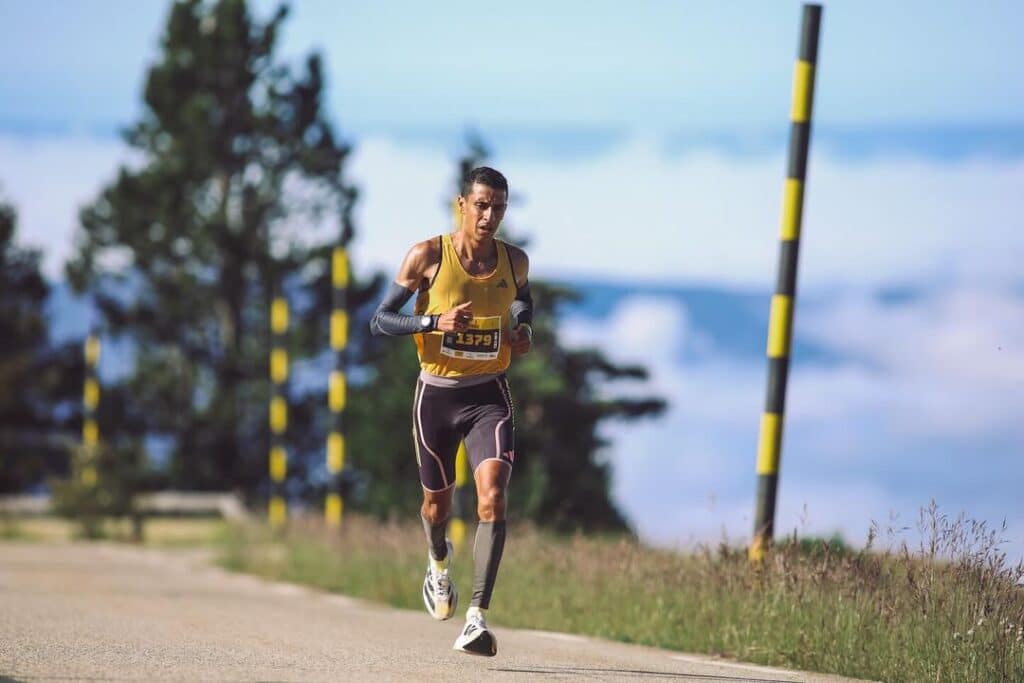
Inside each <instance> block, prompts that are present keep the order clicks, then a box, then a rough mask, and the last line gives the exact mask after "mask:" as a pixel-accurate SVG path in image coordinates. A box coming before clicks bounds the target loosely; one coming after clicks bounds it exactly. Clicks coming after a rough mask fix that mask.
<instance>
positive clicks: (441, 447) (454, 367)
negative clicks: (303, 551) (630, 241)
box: [370, 166, 533, 656]
mask: <svg viewBox="0 0 1024 683" xmlns="http://www.w3.org/2000/svg"><path fill="white" fill-rule="evenodd" d="M506 208H508V182H507V181H506V180H505V177H504V176H503V175H502V174H501V173H499V172H497V171H495V170H494V169H492V168H487V167H485V166H484V167H480V168H476V169H473V170H472V171H471V172H470V173H469V175H467V176H466V180H465V182H464V183H463V186H462V188H461V193H460V195H459V213H460V216H461V223H460V225H459V227H458V229H457V230H456V231H455V232H454V233H452V234H450V235H441V236H439V237H433V238H431V239H428V240H425V241H423V242H420V243H418V244H415V245H413V247H412V249H410V250H409V253H408V254H407V255H406V257H405V260H404V261H403V262H402V265H401V267H400V268H399V271H398V276H397V277H396V278H395V282H394V283H393V284H392V285H391V288H390V289H389V290H388V293H387V295H386V296H385V297H384V301H382V302H381V304H380V306H379V307H378V308H377V312H376V313H375V314H374V316H373V320H372V321H371V322H370V329H371V331H372V332H373V333H374V334H375V335H388V336H398V335H410V334H411V335H415V336H414V339H415V342H416V350H417V352H418V354H419V359H420V368H421V371H420V377H419V380H418V381H417V382H416V393H415V398H414V402H413V440H414V442H415V445H416V461H417V463H418V465H419V469H420V483H421V484H422V486H423V507H422V508H421V511H420V516H421V518H422V520H423V530H424V532H425V533H426V536H427V544H428V547H429V550H428V553H427V575H426V577H425V578H424V580H423V602H424V604H425V605H426V607H427V611H428V612H429V613H430V614H431V616H433V617H434V618H435V619H440V620H444V619H448V618H450V617H451V616H452V615H453V614H454V613H455V608H456V605H457V604H458V592H457V591H456V590H455V586H454V585H452V581H451V578H450V576H449V569H450V568H451V555H452V549H451V543H450V542H449V541H448V539H447V536H446V534H447V528H448V517H449V515H450V512H451V508H452V495H453V493H454V486H455V454H456V451H457V450H458V446H459V442H460V441H465V444H466V451H467V454H468V455H469V461H470V464H471V466H472V468H473V478H474V480H475V482H476V493H477V501H478V503H477V514H478V515H479V518H480V522H479V524H478V525H477V530H476V540H475V542H474V544H473V558H474V564H475V567H474V573H473V597H472V599H471V600H470V607H469V609H468V610H467V611H466V625H465V627H464V628H463V630H462V633H461V634H460V635H459V637H458V638H457V639H456V641H455V646H454V649H456V650H461V651H462V652H468V653H469V654H475V655H486V656H494V655H495V654H497V652H498V643H497V639H496V638H495V637H494V634H493V633H492V632H491V631H490V630H489V629H488V628H487V622H486V620H485V614H486V612H487V608H488V607H489V605H490V601H491V593H492V592H493V590H494V581H495V578H496V577H497V574H498V565H499V563H500V562H501V554H502V550H503V549H504V547H505V492H506V489H507V487H508V482H509V477H510V475H511V473H512V463H513V462H514V461H515V445H514V443H513V424H512V421H513V417H512V412H513V410H512V396H511V393H510V391H509V387H508V380H507V379H506V378H505V370H506V369H507V368H508V366H509V361H510V359H511V357H512V355H516V356H519V355H522V354H524V353H527V352H528V351H529V350H530V345H531V343H532V340H533V331H532V329H531V328H530V322H531V320H532V316H533V299H532V298H531V296H530V285H529V281H528V279H527V276H528V271H529V261H528V259H527V257H526V253H525V252H524V251H523V250H522V249H519V248H518V247H514V246H512V245H511V244H507V243H505V242H503V241H501V240H499V239H496V238H495V235H496V234H497V232H498V227H499V226H500V225H501V220H502V218H503V217H504V216H505V209H506ZM414 294H417V298H416V305H415V309H414V312H415V315H404V314H402V313H401V312H400V311H401V309H402V307H403V306H404V305H405V304H406V302H408V301H409V299H410V298H412V296H413V295H414Z"/></svg>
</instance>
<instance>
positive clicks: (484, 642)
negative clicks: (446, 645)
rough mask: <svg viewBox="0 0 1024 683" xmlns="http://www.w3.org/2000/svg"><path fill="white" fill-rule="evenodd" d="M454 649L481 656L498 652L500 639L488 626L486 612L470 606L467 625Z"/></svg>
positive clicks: (456, 640) (491, 655)
mask: <svg viewBox="0 0 1024 683" xmlns="http://www.w3.org/2000/svg"><path fill="white" fill-rule="evenodd" d="M452 649H453V650H459V651H461V652H465V653H467V654H471V655H480V656H481V657H493V656H494V655H496V654H498V639H497V638H495V637H494V634H493V633H491V631H490V629H488V628H487V622H486V621H485V620H484V614H483V612H481V611H480V609H479V608H474V607H470V608H469V609H468V610H467V611H466V625H465V626H464V627H463V629H462V633H460V634H459V637H458V638H456V639H455V645H454V647H452Z"/></svg>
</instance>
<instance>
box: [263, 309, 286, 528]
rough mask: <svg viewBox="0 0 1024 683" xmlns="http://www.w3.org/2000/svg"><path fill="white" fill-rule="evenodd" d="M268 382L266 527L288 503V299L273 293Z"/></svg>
mask: <svg viewBox="0 0 1024 683" xmlns="http://www.w3.org/2000/svg"><path fill="white" fill-rule="evenodd" d="M270 331H271V339H272V341H271V349H270V381H271V383H272V384H273V387H274V389H273V394H272V395H271V398H270V507H269V509H268V515H269V517H270V526H272V527H274V528H275V529H279V528H281V527H282V526H284V523H285V522H286V521H287V519H288V504H287V503H286V502H285V495H284V494H285V491H284V485H285V480H286V479H287V478H288V449H287V447H286V445H285V431H286V430H287V429H288V398H287V395H288V390H287V387H288V384H287V382H288V349H287V348H286V347H285V335H286V333H287V332H288V301H287V300H285V298H284V297H282V296H280V295H278V296H275V297H274V299H273V301H271V303H270Z"/></svg>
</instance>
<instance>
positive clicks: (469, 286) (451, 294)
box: [413, 235, 516, 377]
mask: <svg viewBox="0 0 1024 683" xmlns="http://www.w3.org/2000/svg"><path fill="white" fill-rule="evenodd" d="M494 242H495V244H496V245H497V248H498V265H497V267H495V269H494V272H492V273H491V274H490V275H482V276H479V277H477V276H474V275H470V274H469V273H467V272H466V269H465V268H463V267H462V262H461V261H460V260H459V255H458V254H457V253H455V245H453V244H452V238H451V235H442V236H441V263H440V265H438V267H437V275H435V276H434V280H433V282H431V284H430V286H429V287H428V288H427V289H426V290H423V291H421V292H420V294H419V296H418V297H417V298H416V308H415V311H416V315H439V314H441V313H446V312H448V311H450V310H451V309H453V308H455V307H456V306H458V305H459V304H464V303H466V302H467V301H472V302H473V321H472V323H470V328H469V329H468V330H466V331H465V332H442V331H440V330H435V331H433V332H427V333H423V334H415V335H413V338H414V339H415V341H416V351H417V353H418V354H419V357H420V367H421V368H422V369H423V370H425V371H427V372H429V373H430V374H432V375H437V376H438V377H464V376H468V375H485V374H494V373H500V372H504V371H505V369H506V368H508V364H509V360H510V359H511V357H512V348H511V347H510V346H509V340H508V335H509V333H510V331H511V329H510V323H509V307H511V306H512V302H513V301H514V300H515V298H516V280H515V276H514V275H513V273H512V264H511V263H510V262H509V254H508V246H507V245H506V244H505V243H504V242H502V241H501V240H497V239H496V240H494Z"/></svg>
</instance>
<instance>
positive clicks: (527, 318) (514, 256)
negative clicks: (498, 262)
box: [509, 247, 533, 329]
mask: <svg viewBox="0 0 1024 683" xmlns="http://www.w3.org/2000/svg"><path fill="white" fill-rule="evenodd" d="M509 257H510V260H511V261H512V272H513V274H514V275H515V279H516V298H515V301H513V302H512V306H511V307H510V308H509V317H510V318H511V320H512V329H515V328H517V327H519V326H520V325H529V324H530V323H532V322H533V296H532V295H531V294H530V259H529V258H528V257H527V256H526V252H525V251H523V250H522V249H520V248H518V247H511V248H510V249H509Z"/></svg>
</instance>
